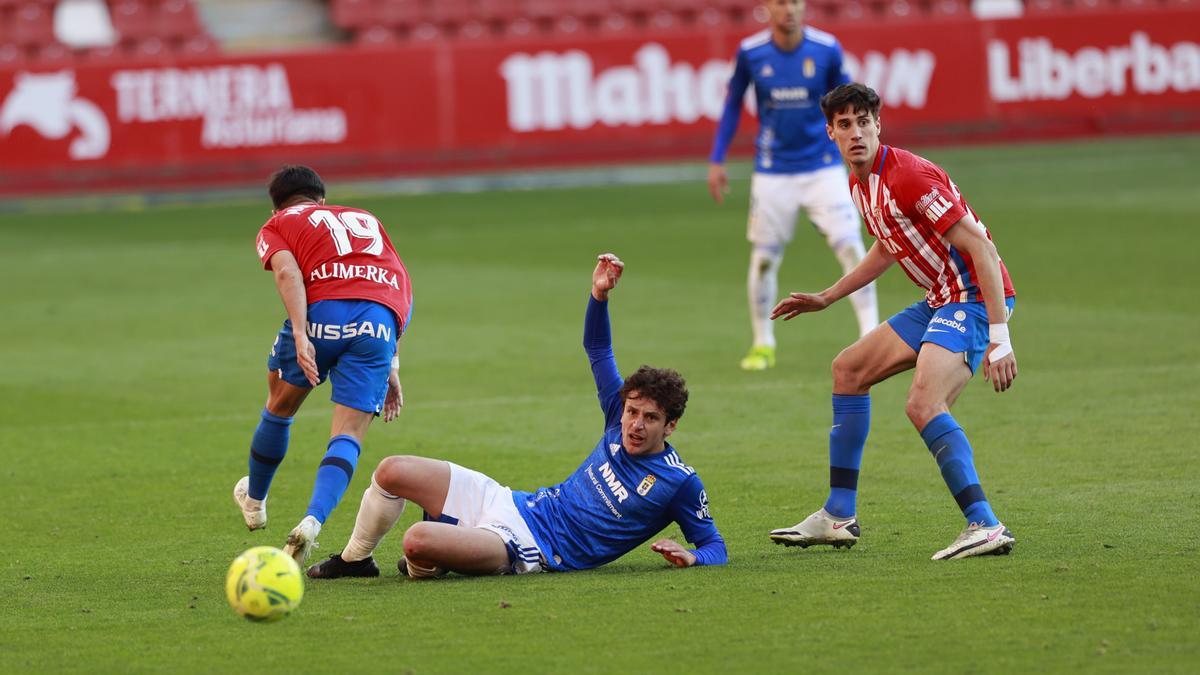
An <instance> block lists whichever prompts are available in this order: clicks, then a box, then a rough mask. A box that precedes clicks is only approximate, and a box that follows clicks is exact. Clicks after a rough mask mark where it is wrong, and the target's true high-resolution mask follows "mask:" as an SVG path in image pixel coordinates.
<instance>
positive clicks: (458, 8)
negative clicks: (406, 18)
mask: <svg viewBox="0 0 1200 675" xmlns="http://www.w3.org/2000/svg"><path fill="white" fill-rule="evenodd" d="M475 14H476V11H475V7H474V3H472V2H470V0H437V2H434V3H433V4H432V5H431V6H430V7H429V8H428V10H427V11H426V12H425V13H423V14H422V16H421V18H422V19H425V20H428V21H430V22H432V23H436V24H438V25H439V26H445V25H452V26H458V25H461V24H464V23H466V22H467V21H470V20H473V19H475V18H476V16H475Z"/></svg>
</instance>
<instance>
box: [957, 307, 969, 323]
mask: <svg viewBox="0 0 1200 675" xmlns="http://www.w3.org/2000/svg"><path fill="white" fill-rule="evenodd" d="M966 319H967V313H966V312H964V311H962V310H961V309H960V310H958V311H957V312H955V313H954V320H955V321H966Z"/></svg>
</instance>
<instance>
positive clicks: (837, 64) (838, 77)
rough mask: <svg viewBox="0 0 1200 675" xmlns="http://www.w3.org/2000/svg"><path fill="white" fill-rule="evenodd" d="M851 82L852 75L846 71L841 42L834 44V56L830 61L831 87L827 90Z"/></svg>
mask: <svg viewBox="0 0 1200 675" xmlns="http://www.w3.org/2000/svg"><path fill="white" fill-rule="evenodd" d="M849 83H850V75H849V74H848V73H847V72H846V64H845V60H844V59H843V58H842V45H841V43H838V44H835V45H834V46H833V58H832V59H831V60H830V62H829V88H828V89H826V90H825V91H827V92H828V91H832V90H833V89H835V88H837V87H839V86H841V85H843V84H849Z"/></svg>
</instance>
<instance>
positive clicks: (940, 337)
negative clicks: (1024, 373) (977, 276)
mask: <svg viewBox="0 0 1200 675" xmlns="http://www.w3.org/2000/svg"><path fill="white" fill-rule="evenodd" d="M1016 301H1017V299H1016V298H1005V299H1004V304H1005V305H1006V306H1007V307H1008V313H1009V315H1012V311H1013V306H1014V305H1015V304H1016ZM888 325H889V326H891V327H892V330H894V331H896V334H897V335H899V336H900V339H901V340H904V342H905V344H907V345H908V346H909V347H912V350H913V351H914V352H917V353H918V354H919V353H920V352H921V344H922V343H925V342H932V343H933V344H935V345H938V346H939V347H945V348H946V349H948V350H950V351H951V352H954V353H955V354H960V353H961V354H963V355H964V357H963V358H964V359H966V362H967V367H968V368H970V369H971V372H972V373H973V372H975V369H976V368H978V367H979V362H980V361H982V360H983V354H984V352H986V351H987V348H988V315H987V307H985V306H984V304H983V303H982V302H951V303H948V304H945V305H942V306H941V307H938V308H937V309H936V310H935V309H933V308H932V307H930V306H929V303H928V302H925V301H924V300H921V301H920V302H915V303H913V304H912V305H910V306H908V307H906V308H905V309H903V310H901V311H900V312H899V313H897V314H896V315H895V316H893V317H892V318H890V319H888Z"/></svg>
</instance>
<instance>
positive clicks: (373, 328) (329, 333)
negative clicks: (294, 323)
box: [306, 321, 392, 340]
mask: <svg viewBox="0 0 1200 675" xmlns="http://www.w3.org/2000/svg"><path fill="white" fill-rule="evenodd" d="M306 332H307V333H308V337H310V338H313V339H314V340H348V339H350V338H352V337H358V336H359V335H369V336H371V337H373V338H379V339H380V340H391V339H392V329H391V328H388V327H387V326H384V325H381V324H377V323H371V322H370V321H363V322H359V323H347V324H342V325H337V324H332V323H312V322H309V324H308V330H307V331H306Z"/></svg>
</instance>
